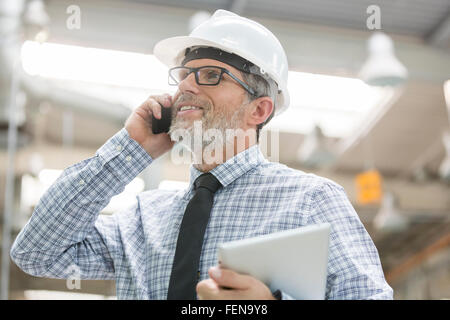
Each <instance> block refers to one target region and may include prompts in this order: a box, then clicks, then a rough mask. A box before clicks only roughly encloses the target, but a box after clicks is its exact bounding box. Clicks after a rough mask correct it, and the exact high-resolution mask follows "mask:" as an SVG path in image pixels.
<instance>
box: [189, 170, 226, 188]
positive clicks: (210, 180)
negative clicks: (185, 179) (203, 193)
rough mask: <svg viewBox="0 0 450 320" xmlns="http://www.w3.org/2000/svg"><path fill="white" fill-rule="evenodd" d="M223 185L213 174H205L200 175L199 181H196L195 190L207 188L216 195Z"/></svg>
mask: <svg viewBox="0 0 450 320" xmlns="http://www.w3.org/2000/svg"><path fill="white" fill-rule="evenodd" d="M221 186H222V184H221V183H220V181H219V180H217V178H216V177H214V175H213V174H212V173H209V172H207V173H203V174H202V175H200V176H199V177H198V178H197V179H195V181H194V189H195V190H197V189H198V188H201V187H203V188H206V189H208V190H209V191H211V192H212V193H215V192H216V191H217V190H218V189H219V188H220V187H221Z"/></svg>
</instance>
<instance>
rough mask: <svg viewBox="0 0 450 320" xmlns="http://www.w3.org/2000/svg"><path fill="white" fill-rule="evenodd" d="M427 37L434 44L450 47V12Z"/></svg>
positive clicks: (440, 46) (445, 47)
mask: <svg viewBox="0 0 450 320" xmlns="http://www.w3.org/2000/svg"><path fill="white" fill-rule="evenodd" d="M425 39H426V41H427V42H428V43H429V44H431V45H432V46H435V47H439V48H444V49H449V48H450V12H448V13H447V14H446V16H445V17H444V19H442V20H441V21H439V23H438V24H437V25H436V27H434V28H433V29H432V31H431V32H430V33H429V34H428V35H427V36H426V38H425Z"/></svg>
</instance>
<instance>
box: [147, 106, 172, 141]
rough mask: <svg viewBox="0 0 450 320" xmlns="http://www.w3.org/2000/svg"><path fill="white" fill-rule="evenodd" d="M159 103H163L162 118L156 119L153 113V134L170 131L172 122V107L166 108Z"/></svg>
mask: <svg viewBox="0 0 450 320" xmlns="http://www.w3.org/2000/svg"><path fill="white" fill-rule="evenodd" d="M158 103H159V102H158ZM159 104H160V105H161V119H156V118H155V116H154V115H152V132H153V134H158V133H162V132H165V133H167V132H169V128H170V123H171V122H172V107H170V108H165V107H163V105H162V104H161V103H159Z"/></svg>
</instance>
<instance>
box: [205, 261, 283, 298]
mask: <svg viewBox="0 0 450 320" xmlns="http://www.w3.org/2000/svg"><path fill="white" fill-rule="evenodd" d="M208 273H209V276H210V279H206V280H203V281H200V282H199V283H198V284H197V295H198V298H199V299H200V300H275V298H274V297H273V295H272V293H271V292H270V289H269V288H268V287H267V286H266V285H265V284H264V283H262V282H261V281H259V280H258V279H256V278H253V277H251V276H248V275H243V274H239V273H237V272H234V271H232V270H229V269H223V268H219V267H212V268H210V269H209V271H208Z"/></svg>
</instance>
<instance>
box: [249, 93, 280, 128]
mask: <svg viewBox="0 0 450 320" xmlns="http://www.w3.org/2000/svg"><path fill="white" fill-rule="evenodd" d="M252 105H253V107H252V108H251V111H250V115H249V118H248V124H249V125H251V126H257V125H259V124H261V123H264V121H266V120H267V118H268V117H269V116H270V115H271V114H272V111H273V108H274V106H273V101H272V99H271V98H269V97H261V98H258V99H255V100H253V101H252Z"/></svg>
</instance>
